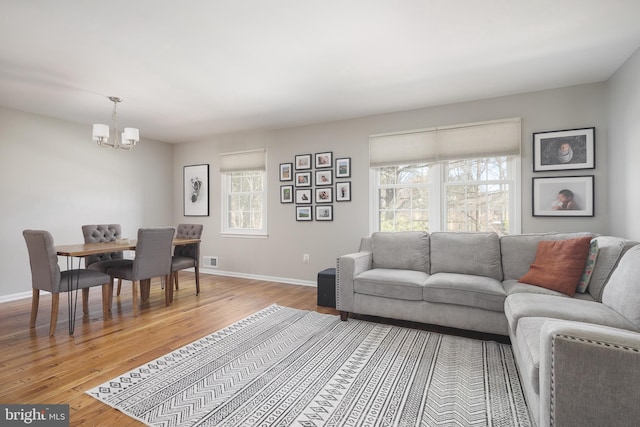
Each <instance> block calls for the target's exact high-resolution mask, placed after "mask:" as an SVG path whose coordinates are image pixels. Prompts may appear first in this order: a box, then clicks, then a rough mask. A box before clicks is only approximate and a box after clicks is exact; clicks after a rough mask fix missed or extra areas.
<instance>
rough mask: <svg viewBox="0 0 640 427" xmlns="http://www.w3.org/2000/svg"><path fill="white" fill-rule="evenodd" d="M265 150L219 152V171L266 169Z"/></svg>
mask: <svg viewBox="0 0 640 427" xmlns="http://www.w3.org/2000/svg"><path fill="white" fill-rule="evenodd" d="M266 168H267V150H265V149H264V148H260V149H258V150H249V151H236V152H234V153H221V154H220V173H230V172H241V171H255V170H261V171H263V170H266Z"/></svg>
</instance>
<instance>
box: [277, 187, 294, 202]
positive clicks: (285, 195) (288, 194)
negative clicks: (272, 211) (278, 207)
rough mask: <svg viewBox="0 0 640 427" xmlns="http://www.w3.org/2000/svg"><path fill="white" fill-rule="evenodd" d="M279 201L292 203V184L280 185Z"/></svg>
mask: <svg viewBox="0 0 640 427" xmlns="http://www.w3.org/2000/svg"><path fill="white" fill-rule="evenodd" d="M280 203H293V185H281V186H280Z"/></svg>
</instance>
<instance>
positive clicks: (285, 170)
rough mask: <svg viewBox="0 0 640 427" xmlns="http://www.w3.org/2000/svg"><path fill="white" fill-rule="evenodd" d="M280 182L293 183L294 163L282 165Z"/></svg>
mask: <svg viewBox="0 0 640 427" xmlns="http://www.w3.org/2000/svg"><path fill="white" fill-rule="evenodd" d="M280 181H293V163H280Z"/></svg>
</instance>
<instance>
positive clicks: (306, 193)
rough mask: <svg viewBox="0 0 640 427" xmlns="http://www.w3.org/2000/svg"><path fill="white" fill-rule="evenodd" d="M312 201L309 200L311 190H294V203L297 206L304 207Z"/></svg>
mask: <svg viewBox="0 0 640 427" xmlns="http://www.w3.org/2000/svg"><path fill="white" fill-rule="evenodd" d="M312 201H313V200H312V199H311V189H310V188H303V189H300V188H296V203H297V204H299V205H304V204H307V203H311V202H312Z"/></svg>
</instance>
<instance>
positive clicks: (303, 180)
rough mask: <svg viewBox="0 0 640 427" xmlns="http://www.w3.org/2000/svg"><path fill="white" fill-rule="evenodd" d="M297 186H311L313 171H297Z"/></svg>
mask: <svg viewBox="0 0 640 427" xmlns="http://www.w3.org/2000/svg"><path fill="white" fill-rule="evenodd" d="M296 187H311V172H296Z"/></svg>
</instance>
